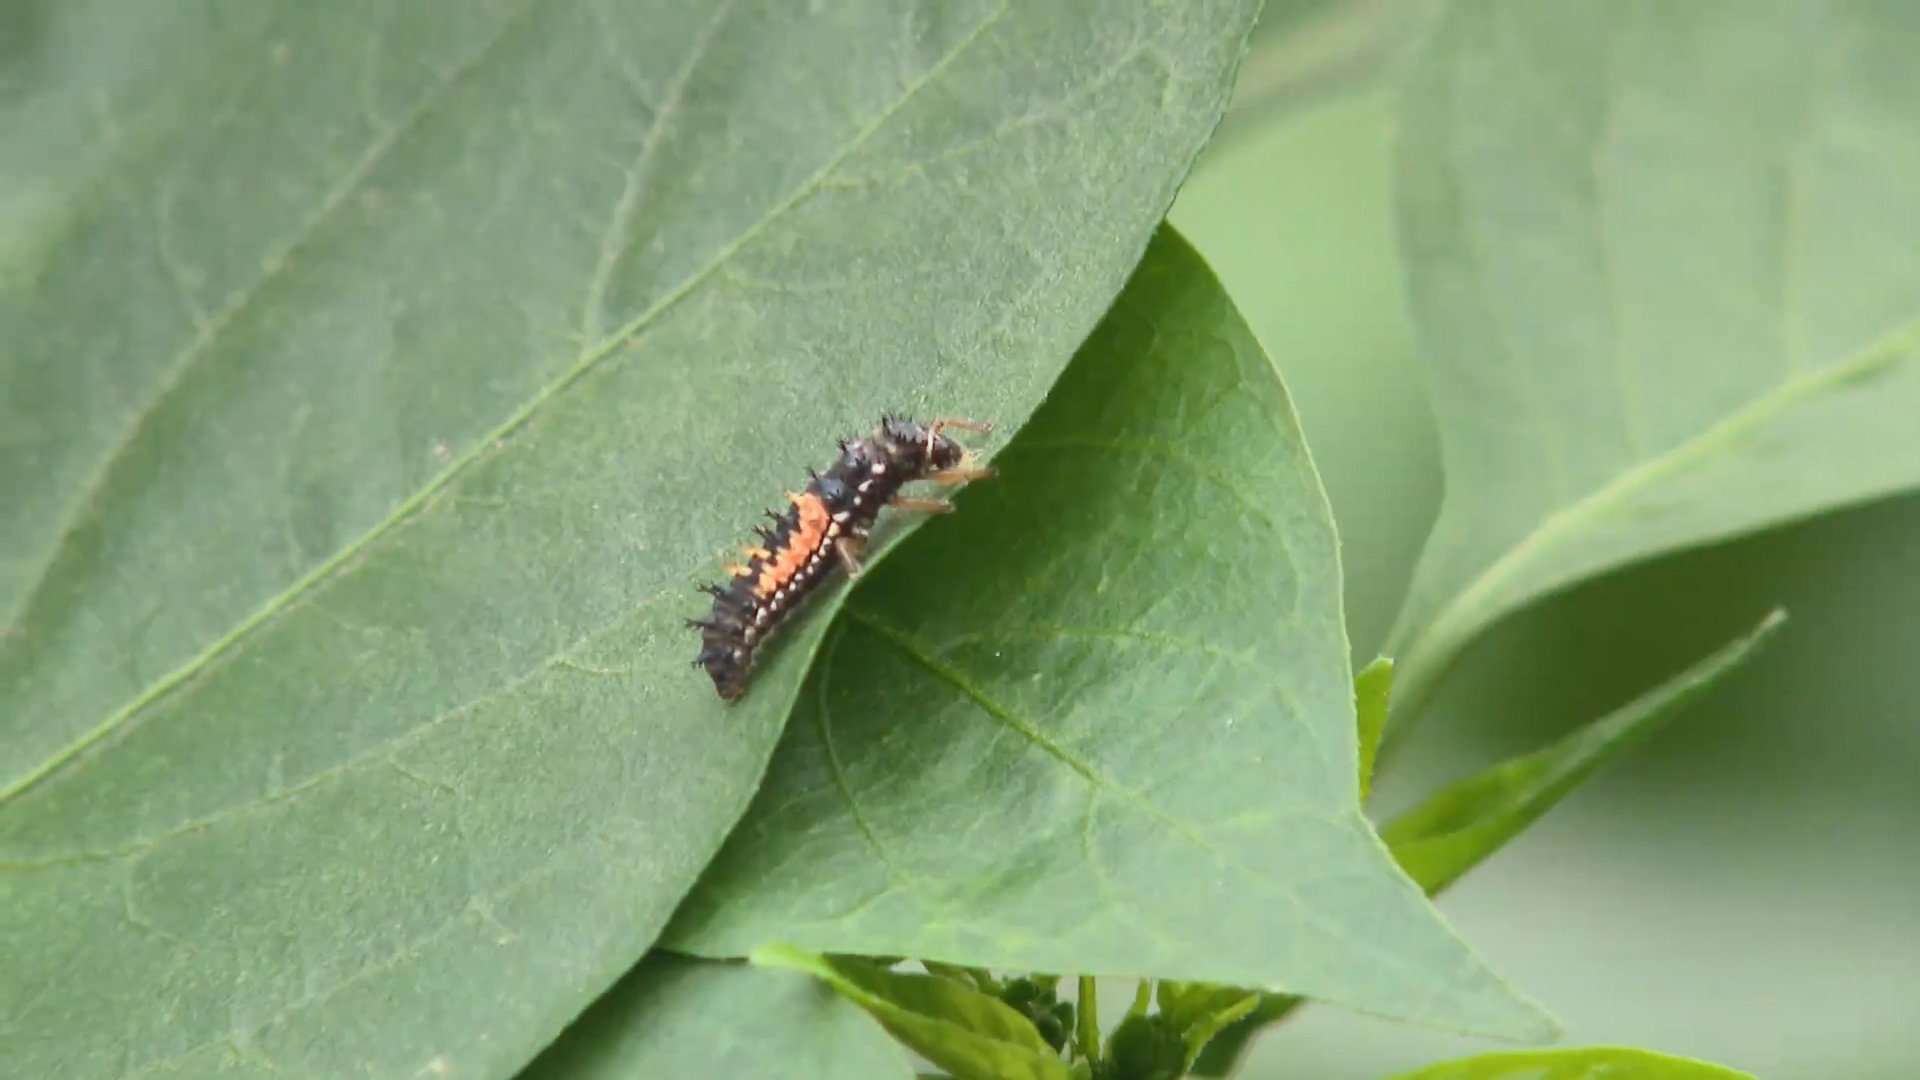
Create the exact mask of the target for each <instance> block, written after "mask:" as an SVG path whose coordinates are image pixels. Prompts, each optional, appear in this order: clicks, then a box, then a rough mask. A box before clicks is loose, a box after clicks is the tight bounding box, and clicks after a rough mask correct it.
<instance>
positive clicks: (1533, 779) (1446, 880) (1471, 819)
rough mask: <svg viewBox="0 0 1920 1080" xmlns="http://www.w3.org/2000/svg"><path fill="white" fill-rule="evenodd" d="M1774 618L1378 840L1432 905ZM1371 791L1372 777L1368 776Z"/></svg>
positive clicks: (1232, 1042)
mask: <svg viewBox="0 0 1920 1080" xmlns="http://www.w3.org/2000/svg"><path fill="white" fill-rule="evenodd" d="M1785 619H1786V616H1785V615H1784V613H1781V612H1775V613H1773V614H1771V615H1769V616H1768V617H1767V618H1766V619H1765V620H1763V621H1762V622H1761V623H1760V625H1759V626H1758V627H1756V628H1755V629H1754V630H1753V632H1752V633H1750V634H1748V635H1747V636H1746V637H1743V638H1741V639H1739V640H1738V641H1735V642H1733V643H1731V644H1729V645H1728V646H1727V647H1725V648H1723V649H1721V650H1720V651H1719V652H1717V653H1715V654H1713V655H1712V656H1709V657H1707V658H1705V659H1703V660H1701V661H1700V662H1699V663H1697V664H1695V665H1694V666H1692V667H1691V668H1688V669H1687V670H1686V671H1684V672H1682V673H1680V674H1679V675H1676V676H1674V677H1673V678H1672V679H1670V680H1668V681H1667V682H1666V683H1664V684H1662V685H1660V686H1657V687H1655V688H1653V689H1652V690H1649V691H1647V692H1646V693H1645V694H1643V695H1641V696H1640V697H1638V698H1636V699H1634V700H1633V701H1632V702H1631V703H1629V704H1628V705H1626V706H1624V707H1623V708H1621V709H1618V710H1616V711H1615V712H1613V713H1610V714H1608V715H1607V716H1603V717H1601V718H1600V719H1598V720H1595V721H1594V722H1593V723H1591V724H1588V725H1587V726H1586V727H1583V728H1581V729H1580V730H1578V731H1575V732H1574V733H1573V734H1571V735H1568V736H1566V737H1565V738H1563V739H1561V740H1560V741H1559V742H1557V743H1555V744H1554V745H1552V746H1549V747H1546V748H1545V749H1542V750H1538V751H1535V752H1534V753H1531V754H1528V755H1526V756H1524V757H1518V758H1514V759H1513V760H1511V761H1506V762H1502V763H1501V764H1499V765H1496V766H1494V767H1492V768H1490V769H1488V770H1486V771H1485V772H1482V773H1480V774H1478V775H1476V776H1472V777H1469V778H1467V779H1465V780H1462V781H1460V782H1459V783H1457V784H1454V785H1451V786H1449V787H1447V788H1445V789H1443V790H1441V791H1439V792H1436V793H1435V794H1434V795H1432V796H1431V797H1429V798H1428V799H1427V800H1426V801H1425V802H1423V803H1421V804H1420V805H1419V806H1418V807H1416V808H1414V809H1413V810H1411V811H1408V812H1407V813H1405V814H1403V815H1401V816H1400V817H1398V818H1395V819H1394V820H1393V821H1392V822H1391V823H1389V824H1388V825H1387V826H1386V827H1385V828H1384V829H1382V830H1380V835H1381V838H1382V839H1384V840H1385V841H1386V842H1387V846H1388V848H1389V850H1391V851H1392V853H1393V858H1394V861H1395V862H1397V863H1399V864H1400V868H1401V869H1402V870H1404V871H1406V872H1407V874H1408V875H1409V876H1411V877H1412V878H1413V880H1414V881H1416V882H1418V883H1419V885H1420V887H1421V888H1422V889H1425V890H1426V891H1427V894H1428V895H1429V896H1437V895H1439V894H1440V893H1441V892H1442V891H1443V890H1445V889H1446V888H1447V887H1448V886H1450V885H1452V884H1453V883H1454V882H1455V881H1458V880H1459V879H1460V878H1461V876H1463V875H1464V874H1466V872H1467V871H1469V870H1471V869H1473V868H1474V867H1475V866H1478V865H1479V864H1480V863H1481V862H1483V861H1485V860H1486V859H1487V857H1488V856H1490V855H1492V854H1493V853H1494V852H1496V851H1498V850H1500V849H1501V848H1502V847H1505V846H1506V844H1507V842H1508V841H1510V840H1512V839H1513V838H1514V837H1516V836H1518V835H1520V834H1521V833H1522V832H1524V831H1525V830H1526V829H1527V827H1528V826H1530V825H1532V824H1533V823H1534V822H1535V821H1538V820H1539V819H1540V817H1541V816H1542V815H1544V814H1545V813H1546V812H1547V811H1549V810H1551V809H1553V808H1554V807H1555V806H1556V805H1558V804H1559V803H1560V801H1561V800H1562V799H1564V798H1566V797H1567V796H1568V795H1570V794H1572V793H1573V790H1574V789H1575V788H1577V787H1578V786H1579V785H1580V784H1581V783H1582V782H1583V781H1585V780H1586V779H1587V778H1588V777H1589V776H1592V775H1593V773H1594V772H1595V771H1596V770H1598V769H1599V768H1600V767H1601V766H1602V765H1605V764H1607V763H1608V762H1610V761H1612V760H1613V759H1615V758H1617V757H1619V756H1620V755H1621V754H1623V753H1625V752H1626V751H1627V750H1629V749H1631V748H1633V747H1634V746H1637V745H1639V743H1640V742H1641V741H1642V740H1643V739H1645V738H1646V737H1648V736H1649V735H1651V734H1653V733H1654V732H1655V731H1657V730H1658V729H1659V728H1660V727H1661V726H1662V725H1664V724H1665V723H1666V722H1667V721H1668V720H1671V719H1672V718H1673V717H1674V716H1675V715H1677V714H1678V713H1679V712H1680V711H1681V710H1682V709H1683V708H1684V707H1685V706H1686V705H1687V704H1688V703H1690V702H1691V701H1693V700H1694V699H1695V698H1697V697H1699V696H1700V695H1701V694H1703V693H1705V692H1706V691H1707V690H1708V689H1709V688H1711V687H1713V686H1714V685H1715V684H1717V683H1718V682H1720V680H1721V679H1723V678H1725V677H1726V676H1727V675H1728V674H1729V673H1731V672H1732V671H1733V670H1734V669H1736V668H1738V667H1739V666H1741V665H1742V664H1745V663H1746V662H1747V661H1748V660H1749V659H1751V658H1752V657H1753V654H1754V652H1755V651H1756V650H1757V649H1759V647H1760V646H1761V645H1762V644H1764V643H1765V642H1766V641H1767V640H1768V639H1769V638H1771V637H1772V636H1773V634H1774V633H1775V632H1776V631H1778V630H1779V629H1780V626H1781V624H1782V623H1783V622H1785ZM1391 678H1392V666H1391V665H1390V664H1387V663H1386V662H1384V661H1379V660H1376V661H1375V662H1373V663H1372V664H1369V665H1368V666H1367V668H1366V669H1365V670H1363V671H1362V672H1361V673H1360V674H1359V675H1358V676H1356V677H1355V680H1354V691H1355V693H1354V696H1355V697H1356V698H1357V699H1358V701H1359V703H1360V713H1361V722H1360V740H1361V746H1362V748H1363V750H1364V748H1365V747H1366V744H1367V741H1368V724H1367V718H1368V716H1369V714H1371V715H1372V716H1373V717H1374V718H1375V721H1376V726H1375V727H1374V728H1373V729H1372V730H1373V734H1374V737H1375V738H1376V739H1377V737H1378V734H1379V731H1380V728H1379V727H1378V726H1377V723H1378V721H1380V720H1384V719H1385V716H1386V712H1387V707H1388V701H1387V695H1388V689H1389V688H1388V685H1387V684H1388V682H1389V681H1390V680H1391ZM1362 780H1363V782H1364V780H1365V776H1364V775H1363V776H1362ZM1300 1004H1301V999H1300V998H1298V997H1295V996H1292V995H1286V994H1268V995H1263V996H1262V998H1261V1000H1260V1001H1259V1003H1258V1005H1257V1007H1256V1008H1254V1009H1253V1010H1252V1011H1251V1013H1250V1015H1248V1016H1247V1017H1246V1018H1245V1019H1244V1020H1239V1021H1238V1022H1232V1021H1230V1022H1229V1026H1227V1027H1226V1028H1225V1030H1223V1031H1222V1032H1221V1033H1220V1035H1219V1037H1218V1038H1217V1039H1215V1040H1214V1041H1213V1042H1211V1043H1209V1044H1208V1046H1207V1047H1206V1052H1205V1053H1204V1054H1202V1055H1201V1056H1200V1058H1199V1060H1198V1062H1197V1064H1196V1067H1195V1069H1194V1071H1195V1073H1196V1074H1198V1075H1201V1076H1227V1075H1230V1074H1231V1073H1232V1071H1233V1069H1234V1066H1235V1065H1236V1063H1237V1062H1238V1061H1239V1060H1240V1057H1241V1055H1242V1054H1243V1053H1244V1052H1245V1049H1246V1046H1247V1044H1248V1042H1249V1040H1251V1039H1252V1037H1253V1036H1254V1035H1255V1034H1256V1033H1258V1031H1259V1030H1260V1029H1261V1028H1262V1027H1265V1026H1267V1025H1268V1024H1272V1023H1275V1022H1276V1021H1278V1020H1280V1019H1282V1018H1283V1017H1285V1016H1286V1015H1287V1014H1288V1013H1291V1012H1292V1011H1293V1010H1294V1009H1296V1008H1298V1007H1299V1006H1300Z"/></svg>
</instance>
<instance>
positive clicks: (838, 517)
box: [833, 510, 853, 525]
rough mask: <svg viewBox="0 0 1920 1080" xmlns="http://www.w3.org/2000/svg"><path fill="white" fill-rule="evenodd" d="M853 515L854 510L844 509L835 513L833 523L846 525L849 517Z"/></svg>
mask: <svg viewBox="0 0 1920 1080" xmlns="http://www.w3.org/2000/svg"><path fill="white" fill-rule="evenodd" d="M852 516H853V511H851V510H842V511H840V512H839V513H837V514H835V515H833V523H834V524H835V525H845V524H846V523H847V519H848V518H850V517H852Z"/></svg>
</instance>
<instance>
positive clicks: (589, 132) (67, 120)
mask: <svg viewBox="0 0 1920 1080" xmlns="http://www.w3.org/2000/svg"><path fill="white" fill-rule="evenodd" d="M1251 7H1252V4H1251V0H1216V2H1207V3H1198V4H1179V5H1165V4H1158V3H1150V2H1147V0H1137V2H1128V3H1120V4H1103V5H1100V8H1099V17H1098V18H1097V19H1096V18H1091V17H1089V13H1088V12H1086V11H1073V10H1068V9H1066V8H1065V7H1063V6H1062V5H1054V4H1041V3H1023V4H1020V5H1018V6H1015V5H1013V4H1010V3H993V2H991V0H977V2H966V0H959V2H955V3H950V4H938V5H928V4H923V3H917V2H908V0H899V2H893V3H889V2H883V0H871V2H866V3H854V4H846V3H842V4H825V5H819V4H814V5H808V4H793V3H784V2H773V0H759V2H746V0H742V2H738V3H726V2H722V3H717V4H699V5H688V4H681V3H668V2H665V0H631V2H623V3H617V4H608V3H592V2H587V0H525V2H507V0H480V2H475V3H460V4H455V3H451V2H447V0H413V2H407V3H400V2H395V0H374V2H372V3H366V4H357V5H338V4H313V3H299V2H295V0H216V2H212V3H203V4H182V5H153V4H145V3H137V2H134V0H76V2H74V3H58V4H52V3H49V4H40V5H35V6H33V7H32V8H31V9H30V11H31V14H32V17H31V18H26V19H24V21H22V22H20V23H18V24H17V28H18V30H19V34H20V39H19V40H14V39H12V38H10V39H9V40H8V42H7V44H6V48H7V50H8V52H7V63H8V65H9V66H8V69H7V76H6V91H7V95H6V96H5V98H4V99H0V146H5V147H7V153H6V154H5V155H4V157H5V162H4V165H3V166H0V181H3V182H4V183H5V184H6V185H7V187H6V190H5V191H4V192H0V341H5V342H6V346H5V348H4V349H0V386H4V388H5V392H4V394H0V432H4V435H0V507H4V508H5V509H4V512H0V613H3V615H0V617H4V619H5V623H6V628H5V631H4V634H0V940H5V941H7V942H9V946H8V948H7V956H6V963H5V964H4V965H3V966H0V967H3V969H4V970H0V1014H4V1015H6V1016H7V1018H8V1027H9V1032H10V1035H9V1037H8V1038H7V1039H6V1040H5V1047H4V1051H0V1052H3V1053H4V1061H0V1073H4V1074H5V1075H8V1076H15V1075H17V1076H34V1077H55V1076H96V1075H103V1074H110V1073H129V1074H138V1075H142V1076H151V1077H167V1076H181V1077H196V1078H197V1077H203V1076H209V1075H215V1074H218V1075H221V1076H254V1075H261V1076H265V1075H269V1074H272V1075H317V1076H333V1075H349V1074H350V1075H376V1076H407V1077H412V1076H417V1075H449V1076H459V1077H480V1078H491V1077H499V1076H504V1075H508V1074H510V1073H511V1072H512V1070H514V1069H515V1068H517V1067H518V1066H520V1065H521V1064H522V1063H524V1062H525V1061H526V1060H528V1059H529V1058H530V1057H531V1056H532V1055H533V1054H534V1052H535V1051H536V1050H537V1049H538V1048H539V1047H540V1046H542V1045H543V1044H544V1043H546V1042H547V1041H548V1040H549V1039H550V1038H551V1037H552V1036H553V1035H554V1034H555V1033H556V1032H558V1031H559V1029H560V1028H561V1027H562V1026H563V1025H564V1024H565V1023H566V1022H567V1021H568V1020H570V1019H571V1018H572V1017H573V1016H574V1015H576V1014H577V1013H578V1012H579V1011H580V1010H581V1009H582V1008H583V1007H584V1006H585V1005H586V1004H587V1003H588V1001H589V1000H590V999H591V998H592V997H593V996H594V995H596V994H597V993H599V992H600V991H601V990H603V989H604V988H605V987H607V986H608V985H609V984H611V983H612V982H613V981H614V980H615V978H616V977H617V976H618V975H619V974H620V973H621V972H622V971H624V970H625V969H627V968H628V967H629V966H630V965H632V964H633V963H634V962H635V960H637V959H638V957H639V956H640V955H641V954H642V952H643V951H644V950H645V948H646V947H647V945H648V944H649V942H650V941H651V940H652V939H653V937H654V936H655V934H656V933H657V931H658V929H659V928H660V926H661V925H662V924H663V922H664V921H665V919H666V917H667V915H668V914H669V912H670V911H671V909H672V908H673V906H674V905H675V903H676V902H677V901H678V900H679V899H680V897H681V895H682V894H683V893H684V892H685V891H686V889H687V888H688V887H689V886H690V885H691V883H692V882H693V880H694V877H695V875H696V874H697V873H698V872H699V870H700V868H701V867H702V866H703V865H704V864H705V863H706V862H707V860H708V858H709V857H710V856H711V854H712V853H713V851H714V850H715V849H716V848H717V846H718V845H719V843H720V840H721V838H722V836H723V834H724V833H725V832H726V830H727V829H728V828H729V827H730V826H731V825H732V824H733V822H734V820H735V818H736V817H737V816H738V814H739V813H740V812H741V810H742V809H743V808H744V807H745V805H746V802H747V799H748V797H749V795H750V793H751V792H752V790H753V787H754V785H755V783H756V781H757V779H758V777H759V775H760V772H761V770H762V767H763V764H764V762H765V760H766V757H767V755H768V754H769V753H770V751H771V749H772V746H773V743H774V740H775V737H776V734H777V732H778V730H779V727H780V725H781V723H782V722H783V721H784V720H785V717H786V714H787V711H788V708H789V705H790V702H791V698H792V694H793V691H794V688H795V686H796V685H797V683H798V681H799V678H800V675H801V673H802V671H803V669H804V667H805V662H806V661H807V659H808V657H809V655H810V653H811V651H812V649H813V646H814V644H815V642H816V640H817V638H818V636H819V635H820V633H821V632H822V631H823V630H824V628H825V627H826V625H827V622H828V619H827V616H829V615H830V611H828V610H822V611H821V612H819V615H820V617H819V618H817V619H813V620H809V621H807V622H806V625H805V626H804V628H801V629H799V630H798V631H797V632H796V633H794V634H793V635H792V636H791V638H790V639H789V640H788V642H787V646H786V648H785V649H784V650H783V651H782V652H781V655H779V656H778V657H776V658H775V659H774V661H773V662H772V663H771V664H770V666H769V667H768V669H767V670H765V671H763V673H762V677H761V679H760V680H759V682H758V685H757V686H756V688H755V692H754V693H753V694H751V695H749V697H748V699H747V700H746V701H745V702H743V703H742V704H741V705H740V706H739V707H737V708H733V709H730V710H729V709H724V708H722V707H720V706H719V704H718V703H717V702H716V701H715V699H714V697H713V694H712V692H711V689H710V688H709V687H708V686H707V685H705V683H704V680H703V679H702V678H701V677H700V675H699V674H698V673H696V672H693V671H691V670H690V669H689V668H688V667H687V663H686V662H687V659H688V657H689V656H690V648H691V646H690V638H689V637H688V635H687V634H686V632H685V631H684V630H683V629H682V627H681V626H680V619H681V618H682V617H683V616H685V615H689V614H694V613H696V612H698V610H699V603H698V601H699V597H697V596H696V595H695V594H693V593H692V592H691V586H692V585H693V583H694V582H696V581H697V580H699V579H701V578H703V577H707V576H710V575H711V574H712V573H713V571H714V569H715V568H716V567H717V566H718V564H719V563H720V562H721V561H722V560H723V558H724V554H723V553H724V551H725V549H726V548H727V546H728V545H730V544H733V543H736V542H739V541H741V540H743V539H746V532H745V530H746V528H747V526H748V525H749V524H750V523H751V521H752V520H753V518H754V517H755V515H756V513H757V512H758V509H759V508H760V507H761V506H762V505H765V504H767V503H769V502H773V501H777V500H778V497H779V496H778V492H779V490H780V486H781V485H782V484H793V483H796V482H798V479H799V478H800V477H802V476H803V475H804V473H803V472H802V470H803V468H804V466H806V465H807V464H808V463H809V462H817V461H820V460H823V459H824V458H825V456H827V455H829V454H830V453H831V450H832V438H833V436H835V435H836V434H841V433H844V432H847V431H851V430H859V429H863V428H865V427H866V426H868V425H870V424H871V423H872V422H873V421H874V419H875V418H876V416H877V414H878V413H879V412H880V411H881V409H882V408H883V407H907V408H911V409H914V410H916V411H921V412H933V411H938V412H942V413H959V414H965V415H973V416H980V417H987V418H991V419H994V420H998V421H1000V422H1001V423H1003V424H1004V425H1006V426H1008V427H1017V426H1018V424H1019V423H1020V421H1021V420H1023V419H1024V418H1025V417H1026V415H1027V414H1028V412H1029V411H1030V410H1031V409H1032V407H1033V405H1034V404H1035V402H1037V401H1038V400H1039V399H1040V397H1041V396H1042V395H1043V393H1044V392H1045V390H1046V388H1047V387H1048V386H1049V385H1050V384H1051V383H1052V381H1053V379H1054V377H1055V375H1056V374H1057V372H1058V370H1059V368H1060V365H1061V364H1062V363H1063V362H1064V361H1065V359H1066V357H1067V356H1068V355H1069V354H1070V353H1071V352H1072V350H1073V347H1074V346H1075V345H1076V344H1077V343H1078V342H1079V341H1080V340H1081V339H1082V337H1083V336H1084V335H1085V333H1086V332H1087V331H1088V330H1089V329H1090V328H1091V327H1092V326H1093V325H1094V323H1095V322H1096V321H1097V320H1098V318H1099V316H1100V313H1101V312H1103V311H1104V310H1105V308H1106V306H1107V304H1108V302H1109V300H1110V299H1111V297H1112V296H1113V294H1114V293H1115V292H1116V291H1117V290H1118V289H1119V287H1120V285H1121V284H1122V282H1123V281H1124V280H1125V277H1126V275H1127V273H1128V272H1129V271H1130V269H1131V268H1132V266H1133V264H1134V262H1135V261H1136V260H1137V258H1138V255H1139V253H1140V251H1141V250H1142V249H1143V248H1144V246H1145V244H1146V242H1147V238H1148V236H1149V234H1150V231H1151V228H1152V226H1153V224H1154V222H1155V221H1156V220H1157V219H1158V218H1159V217H1160V215H1161V214H1162V212H1163V211H1164V209H1165V207H1166V205H1167V203H1168V201H1169V200H1170V198H1171V197H1172V193H1173V190H1174V187H1175V185H1176V183H1177V181H1178V179H1179V177H1180V175H1181V174H1182V172H1183V171H1184V169H1185V167H1186V165H1187V164H1188V162H1189V161H1190V159H1191V157H1192V155H1193V154H1194V153H1195V152H1196V150H1197V148H1198V147H1199V145H1200V144H1201V142H1202V141H1203V139H1204V138H1205V136H1206V133H1207V132H1208V130H1209V129H1210V128H1211V127H1212V125H1213V123H1214V121H1215V118H1216V117H1217V116H1218V114H1219V112H1220V110H1221V108H1222V105H1223V102H1224V100H1225V97H1226V95H1227V90H1228V86H1229V84H1230V77H1231V69H1232V66H1233V63H1234V61H1235V59H1236V57H1237V56H1238V54H1239V51H1240V49H1241V45H1242V42H1243V41H1244V38H1245V35H1246V33H1247V30H1248V27H1249V24H1250V22H1251V19H1252V10H1251ZM15 27H16V24H12V23H10V24H9V29H10V30H11V29H14V28H15ZM76 133H85V135H84V137H83V136H81V135H76ZM829 600H831V598H829ZM821 606H822V607H823V608H830V607H831V603H830V602H829V603H827V604H823V605H821Z"/></svg>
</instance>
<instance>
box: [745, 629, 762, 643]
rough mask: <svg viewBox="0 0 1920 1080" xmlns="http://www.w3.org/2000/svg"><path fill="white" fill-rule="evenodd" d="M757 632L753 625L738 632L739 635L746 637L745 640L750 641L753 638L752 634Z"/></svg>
mask: <svg viewBox="0 0 1920 1080" xmlns="http://www.w3.org/2000/svg"><path fill="white" fill-rule="evenodd" d="M758 633H760V631H758V630H755V629H754V628H753V627H751V626H749V627H747V628H746V629H745V630H743V631H741V632H740V636H741V637H742V638H744V639H746V640H747V641H752V640H753V639H754V636H755V635H757V634H758Z"/></svg>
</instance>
